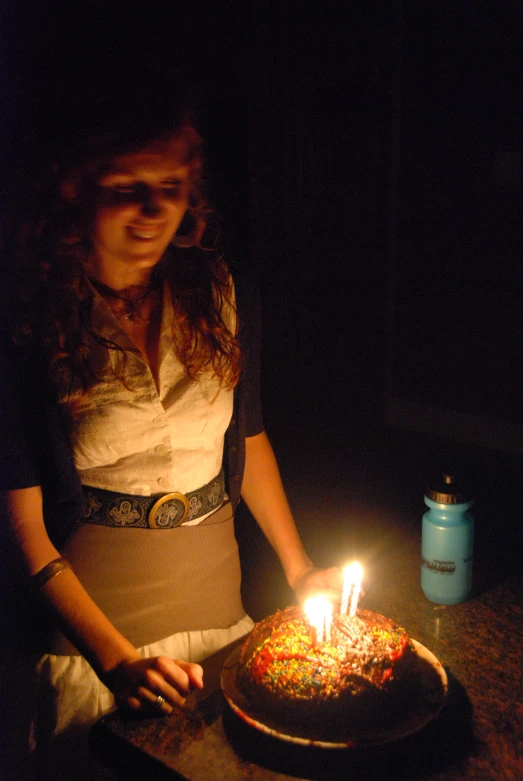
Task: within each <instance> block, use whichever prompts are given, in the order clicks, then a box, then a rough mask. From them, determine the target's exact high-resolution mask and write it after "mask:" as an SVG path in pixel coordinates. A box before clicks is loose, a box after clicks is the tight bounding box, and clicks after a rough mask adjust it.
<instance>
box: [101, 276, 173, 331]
mask: <svg viewBox="0 0 523 781" xmlns="http://www.w3.org/2000/svg"><path fill="white" fill-rule="evenodd" d="M93 284H94V286H95V287H96V289H97V290H98V291H99V292H100V293H102V295H103V294H105V295H108V296H111V297H112V298H117V299H118V300H119V301H124V302H125V303H126V304H127V306H128V308H127V310H126V311H123V312H115V311H114V309H113V308H112V307H111V310H112V312H113V314H114V316H115V317H116V318H117V320H126V321H127V322H128V323H131V324H133V325H134V323H135V321H136V320H142V321H143V322H144V323H148V322H149V320H144V318H143V317H142V316H141V314H140V304H141V303H142V301H144V300H145V299H146V298H147V297H148V296H150V295H151V293H152V292H153V291H155V290H157V289H158V281H157V280H154V281H153V283H152V284H151V285H150V286H149V288H148V289H147V290H146V291H145V293H142V295H141V296H138V298H126V297H125V296H121V295H120V294H119V293H117V292H116V290H113V288H112V287H108V285H104V284H103V283H102V282H94V283H93Z"/></svg>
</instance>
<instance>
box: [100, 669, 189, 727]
mask: <svg viewBox="0 0 523 781" xmlns="http://www.w3.org/2000/svg"><path fill="white" fill-rule="evenodd" d="M103 682H104V683H105V685H106V686H108V687H109V689H111V691H112V693H113V694H114V699H115V702H116V704H117V705H118V706H119V707H121V708H126V709H127V710H132V711H134V712H135V713H136V712H138V711H143V712H144V713H164V714H167V713H172V711H173V709H174V708H175V707H182V705H183V704H184V703H185V700H186V698H187V697H188V695H189V694H190V693H191V691H192V690H193V689H201V688H203V670H202V668H201V667H200V665H199V664H193V663H191V662H185V661H183V659H170V658H169V657H167V656H155V657H153V658H151V659H143V658H139V659H135V660H132V661H124V662H120V664H119V665H118V666H117V667H115V668H114V669H113V670H110V671H109V672H108V673H106V674H105V675H104V676H103ZM158 696H160V697H163V698H164V700H165V702H162V701H161V700H160V701H158Z"/></svg>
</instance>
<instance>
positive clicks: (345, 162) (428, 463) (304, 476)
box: [0, 0, 523, 577]
mask: <svg viewBox="0 0 523 781" xmlns="http://www.w3.org/2000/svg"><path fill="white" fill-rule="evenodd" d="M0 20H1V25H0V36H1V39H0V44H1V51H2V72H1V76H2V83H1V89H2V97H3V101H2V102H3V120H2V129H1V132H2V158H3V162H4V164H7V166H8V167H9V164H10V163H11V162H12V160H13V158H14V156H15V155H16V154H17V153H18V152H19V150H20V149H22V148H26V147H27V143H28V142H27V139H33V141H32V143H33V144H36V145H38V143H39V141H38V139H39V133H40V134H42V137H43V136H45V134H46V133H47V134H49V133H52V132H53V130H52V128H56V127H60V128H62V130H63V129H65V130H67V123H68V117H69V112H70V111H74V110H75V106H76V107H77V106H78V104H80V105H81V104H82V102H83V99H84V96H89V98H90V99H92V96H93V95H96V94H99V95H105V96H107V95H115V96H118V94H119V92H120V90H130V91H131V93H132V90H133V87H134V85H135V84H140V83H141V84H146V85H148V86H149V87H150V89H151V90H154V91H158V92H159V93H162V92H165V95H166V96H168V95H169V94H170V90H171V89H172V87H173V86H176V79H177V78H180V77H179V68H180V65H183V66H184V69H185V71H186V72H187V73H190V74H191V77H192V79H193V80H194V82H195V83H196V84H198V89H199V95H200V99H201V112H200V113H201V118H202V127H203V132H204V135H205V137H206V140H207V144H208V146H207V158H208V159H207V163H208V165H207V172H208V179H209V183H208V184H209V192H210V195H211V198H212V201H213V203H214V204H215V205H216V207H217V210H218V211H219V213H220V215H221V217H222V220H223V224H224V233H225V234H226V235H229V236H232V237H234V242H233V244H234V245H235V247H236V251H238V252H240V253H242V254H244V255H245V257H246V258H247V259H248V260H249V261H250V262H252V263H254V264H255V266H256V268H257V271H258V275H259V279H260V286H261V291H262V295H263V304H264V362H263V394H264V408H265V417H266V424H267V429H268V431H269V434H270V436H271V439H272V440H273V443H274V445H275V449H276V451H277V453H278V456H279V460H280V464H281V468H282V472H283V473H284V478H285V482H286V485H287V487H288V490H289V495H290V497H291V502H292V503H293V506H294V507H296V508H298V509H303V508H306V507H310V506H311V505H312V506H315V507H317V508H318V509H317V515H318V516H319V517H318V519H317V520H319V521H320V523H319V524H317V525H316V527H315V530H313V529H312V527H308V528H305V529H304V530H303V531H304V535H305V538H306V539H308V540H310V541H311V542H312V544H313V545H314V547H315V549H316V550H317V551H319V556H320V557H321V556H323V555H324V556H325V558H326V559H328V558H329V555H330V553H329V550H327V548H325V547H324V546H323V540H322V531H321V528H322V527H321V521H322V507H323V506H326V507H330V509H329V512H330V513H331V514H332V512H333V506H334V514H335V508H336V505H337V500H336V495H337V494H339V495H340V496H341V495H344V496H345V497H346V496H347V495H349V496H350V498H351V500H355V501H356V502H358V501H360V500H361V501H363V502H368V501H372V500H373V499H374V498H379V499H380V500H381V501H382V502H383V501H384V502H385V504H390V505H391V506H394V508H395V511H397V512H400V513H401V512H404V514H405V517H408V518H411V519H412V522H413V523H417V522H418V520H419V516H420V515H421V513H422V512H423V509H424V508H423V504H422V494H423V489H424V486H425V482H426V481H427V480H428V479H430V476H431V475H432V474H434V473H435V472H437V470H438V469H439V468H440V467H441V466H442V465H443V464H446V465H448V464H449V463H453V464H457V466H458V469H461V470H463V472H464V473H467V475H468V476H469V477H470V478H471V481H472V485H473V486H474V491H475V494H476V496H477V497H478V499H479V503H478V504H479V507H480V510H479V512H480V514H481V512H483V514H484V516H485V517H486V518H488V517H489V513H490V514H491V511H492V510H493V508H495V518H496V522H495V523H496V527H495V528H496V529H501V528H502V529H503V533H505V532H506V530H507V528H508V529H510V530H511V534H510V536H509V540H510V541H513V540H519V542H518V543H517V544H519V545H521V536H520V533H519V532H517V531H516V525H517V524H518V523H519V521H518V515H517V513H518V509H517V508H518V507H519V506H520V497H519V494H518V490H519V489H518V486H519V484H520V482H521V480H520V474H521V464H520V454H521V452H522V451H523V433H522V432H523V429H522V428H518V427H520V426H521V424H523V415H522V406H521V385H522V380H523V368H522V360H521V338H522V319H521V318H522V314H521V310H522V308H521V299H522V293H523V271H522V265H521V235H522V234H521V229H520V222H521V206H522V198H521V195H522V193H521V174H522V170H521V165H522V141H521V138H522V136H521V130H522V128H521V124H522V116H523V114H522V110H521V108H522V97H523V56H522V41H523V35H522V33H523V25H522V12H521V10H520V7H519V4H516V3H513V4H512V3H487V2H475V3H469V2H437V3H430V2H424V3H419V2H418V3H415V2H403V3H401V2H399V0H396V2H391V3H377V2H376V3H375V2H372V1H370V2H354V3H346V2H344V3H341V2H337V0H332V2H324V3H319V2H311V3H304V2H301V1H300V2H298V0H289V1H287V2H280V3H276V2H266V1H265V0H261V1H260V2H256V3H249V2H232V1H231V2H219V3H214V4H210V3H204V2H202V0H195V1H194V2H190V3H189V2H187V3H180V2H170V3H167V4H163V3H156V4H155V3H153V4H151V6H150V7H149V8H147V9H139V10H135V9H134V7H133V4H132V3H126V4H120V3H112V2H109V1H106V2H98V1H97V0H92V1H91V2H84V3H75V5H74V7H71V4H57V3H52V4H41V7H40V8H34V7H33V6H32V5H30V4H27V3H23V2H22V3H18V4H16V5H15V4H10V3H5V2H4V5H3V7H2V9H1V17H0ZM24 144H25V147H24ZM398 400H400V401H405V402H407V403H411V402H414V403H415V404H418V405H420V408H421V409H424V408H425V407H428V408H437V409H438V410H439V411H440V412H442V414H443V418H445V414H446V413H447V412H448V413H449V414H450V412H453V413H458V414H461V415H464V416H465V418H464V420H465V426H464V427H461V429H460V430H459V431H457V430H456V429H455V427H454V425H453V424H452V423H450V422H449V425H448V426H445V425H443V427H441V425H440V427H439V429H438V430H437V431H433V430H430V426H429V425H428V423H427V420H426V417H425V416H424V414H421V413H420V415H419V417H418V418H416V419H415V420H414V422H413V421H412V420H410V421H409V423H408V425H407V426H406V429H408V430H409V432H408V433H406V431H405V430H404V429H403V428H402V425H401V424H402V421H401V419H398V417H397V416H396V418H395V420H394V423H395V425H394V426H391V425H390V422H391V421H390V414H389V413H390V409H391V406H394V402H395V401H398ZM400 418H401V416H400ZM478 420H481V422H482V424H483V423H485V425H486V427H487V428H488V426H489V425H490V424H492V425H495V424H496V423H497V422H500V421H501V422H502V423H503V424H505V425H506V427H507V428H506V429H505V431H509V432H510V436H508V437H507V438H506V440H505V439H503V437H501V438H500V437H498V438H497V439H496V447H495V449H494V452H493V451H492V448H491V447H489V442H490V441H485V437H484V427H483V426H479V425H478V426H476V424H477V421H478ZM449 421H450V418H449ZM467 421H471V423H470V425H469V424H468V423H467ZM487 440H488V438H487ZM318 484H319V486H320V489H319V492H318V490H317V487H318ZM407 485H409V486H410V488H408V489H407V488H406V487H405V488H402V486H407ZM326 499H328V501H327V502H326V503H325V500H326ZM508 507H510V512H509V511H508V510H507V508H508ZM481 508H483V510H482V509H481ZM500 508H502V509H500ZM303 517H304V518H306V517H307V512H306V511H305V512H304V514H303ZM500 518H501V519H502V521H500ZM500 523H501V526H500ZM253 535H254V536H253ZM255 535H256V532H254V531H253V530H252V528H250V529H249V532H248V533H247V535H246V538H245V539H243V541H242V540H241V542H242V544H243V545H246V546H247V547H248V548H250V549H251V551H252V550H253V549H254V548H256V553H255V554H253V555H254V558H256V557H258V565H257V566H258V569H257V568H256V566H255V567H254V570H253V572H257V573H259V572H260V571H262V570H263V567H264V563H263V562H264V561H266V556H267V550H266V547H264V543H263V542H262V541H261V539H260V538H259V537H257V538H256V537H255ZM510 544H511V543H510V542H509V547H510ZM253 577H255V576H253Z"/></svg>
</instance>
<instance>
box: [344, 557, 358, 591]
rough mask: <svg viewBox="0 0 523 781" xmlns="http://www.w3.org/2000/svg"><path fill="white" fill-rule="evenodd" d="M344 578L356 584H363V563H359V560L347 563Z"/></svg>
mask: <svg viewBox="0 0 523 781" xmlns="http://www.w3.org/2000/svg"><path fill="white" fill-rule="evenodd" d="M343 579H344V580H347V581H348V582H349V583H352V584H354V585H355V586H361V581H362V580H363V567H362V566H361V564H358V562H357V561H353V562H352V564H347V566H346V567H345V569H344V570H343Z"/></svg>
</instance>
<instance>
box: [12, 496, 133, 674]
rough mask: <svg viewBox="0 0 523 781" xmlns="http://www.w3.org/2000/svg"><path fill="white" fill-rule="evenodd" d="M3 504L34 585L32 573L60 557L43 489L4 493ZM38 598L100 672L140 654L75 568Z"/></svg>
mask: <svg viewBox="0 0 523 781" xmlns="http://www.w3.org/2000/svg"><path fill="white" fill-rule="evenodd" d="M2 505H3V507H2V509H3V512H4V515H5V516H6V520H7V524H8V530H9V536H10V538H11V541H12V545H13V550H14V553H15V556H16V557H17V558H18V564H19V566H18V568H19V570H20V571H21V573H22V577H25V578H26V582H27V587H28V590H30V589H31V582H32V577H33V576H34V575H36V573H38V572H40V571H41V570H42V569H43V568H44V567H45V566H46V565H47V564H49V563H50V562H51V561H53V560H54V559H56V558H57V557H59V556H60V553H59V552H58V551H57V549H56V548H55V547H54V545H53V544H52V543H51V541H50V539H49V537H48V535H47V532H46V529H45V525H44V521H43V515H42V495H41V490H40V488H39V487H38V486H35V487H32V488H24V489H20V490H16V491H8V492H5V493H4V494H3V495H2ZM34 599H37V600H39V601H40V604H41V605H42V607H43V609H44V610H46V611H48V612H49V615H50V618H52V620H53V621H54V622H55V623H56V625H57V626H58V627H59V629H60V630H61V631H62V632H63V633H64V634H65V635H66V637H67V638H68V639H69V640H70V641H71V642H72V643H73V644H74V645H75V646H76V647H77V648H78V650H79V651H80V652H81V653H82V654H83V655H84V656H85V657H86V659H87V660H88V661H89V662H90V664H91V665H92V666H93V668H94V669H95V671H96V672H97V674H98V675H99V676H100V677H103V675H104V673H106V672H108V671H109V670H112V669H113V668H114V667H116V666H117V665H118V664H120V663H121V662H123V661H133V660H135V659H139V658H141V657H140V654H139V653H138V651H137V650H136V649H135V648H134V646H133V645H132V644H131V643H130V642H129V641H128V640H126V639H125V637H123V635H121V634H120V632H118V631H117V629H115V627H114V626H113V625H112V624H111V622H110V621H109V620H108V619H107V618H106V616H105V615H104V613H102V611H101V610H100V609H99V607H98V606H97V605H96V603H95V602H94V601H93V600H92V599H91V597H90V596H89V594H88V593H87V592H86V590H85V589H84V587H83V586H82V584H81V583H80V581H79V580H78V578H77V577H76V575H75V574H74V572H73V571H72V570H71V569H64V570H62V571H61V572H59V573H58V574H57V575H55V576H54V577H52V578H51V579H50V580H48V581H47V582H46V583H45V584H44V585H43V586H42V588H41V589H40V591H39V592H38V594H35V595H34Z"/></svg>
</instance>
